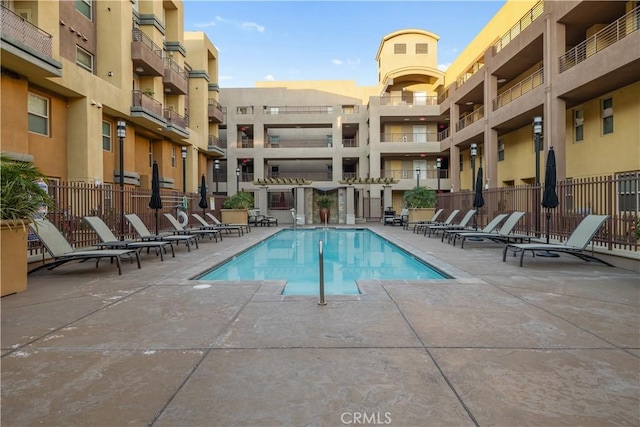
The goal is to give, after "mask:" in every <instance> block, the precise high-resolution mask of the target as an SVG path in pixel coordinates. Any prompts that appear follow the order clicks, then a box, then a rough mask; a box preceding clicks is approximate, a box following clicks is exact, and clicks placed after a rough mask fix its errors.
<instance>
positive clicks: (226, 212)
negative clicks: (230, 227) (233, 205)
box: [220, 209, 249, 224]
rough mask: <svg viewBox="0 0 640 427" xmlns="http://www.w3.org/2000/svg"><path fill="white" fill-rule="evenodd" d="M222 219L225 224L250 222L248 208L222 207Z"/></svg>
mask: <svg viewBox="0 0 640 427" xmlns="http://www.w3.org/2000/svg"><path fill="white" fill-rule="evenodd" d="M220 212H222V219H221V221H222V222H223V223H225V224H248V223H249V215H248V213H247V210H246V209H222V210H221V211H220Z"/></svg>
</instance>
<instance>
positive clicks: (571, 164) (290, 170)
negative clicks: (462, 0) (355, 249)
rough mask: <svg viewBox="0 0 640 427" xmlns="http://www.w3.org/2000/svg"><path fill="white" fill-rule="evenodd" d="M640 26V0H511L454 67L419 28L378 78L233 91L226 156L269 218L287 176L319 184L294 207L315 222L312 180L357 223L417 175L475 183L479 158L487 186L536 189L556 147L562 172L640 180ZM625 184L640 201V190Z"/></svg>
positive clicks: (383, 48)
mask: <svg viewBox="0 0 640 427" xmlns="http://www.w3.org/2000/svg"><path fill="white" fill-rule="evenodd" d="M639 23H640V9H639V7H638V2H637V1H613V2H610V1H601V2H600V1H587V2H580V1H573V2H566V1H558V2H556V1H546V2H544V1H510V2H507V3H506V4H505V6H504V7H503V8H502V9H501V10H500V11H499V12H498V13H497V14H496V15H495V16H494V17H493V18H492V20H491V21H490V22H488V23H487V24H486V26H485V27H484V28H483V29H482V31H481V32H480V33H479V34H478V35H477V36H476V37H475V39H474V40H473V41H472V42H471V43H470V44H469V46H467V48H466V49H465V50H464V51H463V52H462V53H461V54H460V56H459V57H458V58H457V59H456V61H455V62H454V63H453V64H452V65H451V66H450V67H449V68H448V69H447V70H446V72H441V71H440V70H438V68H437V64H438V60H437V47H438V36H437V35H435V34H432V33H430V32H428V31H424V30H417V29H407V30H402V31H397V32H394V33H391V34H388V35H386V36H384V37H383V38H382V41H381V43H380V47H379V49H378V52H377V55H376V60H377V61H378V85H377V86H376V87H356V86H355V85H354V84H353V83H352V82H317V81H309V82H258V83H257V87H256V88H247V89H222V90H221V93H220V99H221V102H222V103H223V104H224V105H225V106H226V107H227V117H226V122H225V123H224V124H223V125H222V129H223V130H222V131H221V132H222V134H225V135H226V139H227V142H228V148H227V161H228V162H231V163H232V164H233V166H237V167H238V168H240V169H241V170H242V174H241V175H242V182H241V183H240V186H241V187H242V188H243V189H245V190H247V191H256V193H257V194H258V197H257V199H258V200H259V201H260V203H261V209H268V210H269V213H270V214H277V212H278V209H279V208H280V207H281V206H282V205H283V204H282V197H281V196H278V194H283V193H284V194H286V193H287V192H288V191H289V190H290V189H291V187H292V186H291V184H288V183H287V182H286V180H285V179H280V180H278V179H277V178H289V179H291V178H304V179H306V180H308V181H312V183H311V184H308V185H306V186H300V187H301V188H305V187H306V188H307V189H306V190H304V191H303V193H304V194H306V196H305V197H302V196H299V195H298V196H296V199H295V200H294V201H293V203H292V204H293V205H294V207H295V208H296V209H297V210H298V211H299V212H303V214H304V216H306V221H307V222H313V220H312V219H310V218H309V216H311V217H314V216H315V213H314V212H315V209H313V206H312V203H313V196H312V195H313V193H314V190H313V188H316V189H320V190H323V191H329V190H330V191H335V192H336V193H337V194H336V195H337V198H336V200H337V202H338V213H337V214H336V215H335V217H334V218H333V220H334V221H335V222H340V223H342V222H347V223H349V222H351V221H353V217H356V218H357V217H370V218H374V217H378V216H380V210H381V209H382V207H383V206H384V207H386V206H393V207H394V208H395V209H396V210H398V209H400V207H401V206H402V201H401V197H402V193H403V192H404V191H405V190H407V189H409V188H411V187H413V186H415V185H417V184H419V185H421V186H428V187H431V188H434V189H436V188H438V189H440V190H442V191H456V192H457V191H466V190H471V188H472V185H473V177H472V175H473V174H474V171H475V170H476V168H479V167H480V165H482V166H483V168H484V178H485V179H486V184H485V186H486V187H491V188H495V187H508V186H513V185H522V184H534V183H535V182H536V178H537V179H538V182H540V180H541V178H540V175H541V174H543V173H544V171H543V170H542V169H543V168H542V166H539V169H538V170H539V172H538V174H536V171H535V169H536V164H539V165H544V160H545V154H546V153H547V152H548V150H549V148H550V147H551V146H553V147H554V150H555V152H556V157H557V163H558V178H559V179H569V178H584V177H592V176H603V175H611V176H617V175H627V176H629V175H632V176H634V177H639V174H640V126H639V125H638V118H639V117H640V104H639V102H638V99H639V95H640V72H639V71H638V70H640V31H638V29H639ZM425 27H428V22H425ZM535 117H540V118H541V120H542V129H541V134H540V137H539V143H540V144H539V151H538V153H537V155H536V150H535V140H536V138H535V137H534V133H533V126H532V125H533V120H534V118H535ZM472 146H473V147H474V148H475V150H474V151H475V153H476V156H475V157H472V156H471V147H472ZM536 157H537V162H536ZM233 166H232V167H233ZM258 178H261V180H260V179H258ZM352 178H357V179H358V180H357V182H353V180H352ZM380 179H382V182H381V181H380ZM385 179H386V180H385ZM636 182H637V181H636ZM620 191H624V192H627V193H628V192H629V191H631V193H633V194H631V196H632V197H634V198H635V200H636V204H635V206H638V190H637V186H636V188H635V189H624V190H622V189H621V190H620ZM315 192H317V190H316V191H315ZM627 196H629V195H628V194H627ZM286 207H289V205H286Z"/></svg>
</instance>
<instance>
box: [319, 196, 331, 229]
mask: <svg viewBox="0 0 640 427" xmlns="http://www.w3.org/2000/svg"><path fill="white" fill-rule="evenodd" d="M332 201H333V200H332V199H331V197H329V196H327V195H322V196H319V197H318V198H317V199H316V204H317V205H318V208H319V209H320V222H321V223H323V224H326V223H328V222H329V217H330V216H331V211H330V210H329V208H330V207H331V203H332Z"/></svg>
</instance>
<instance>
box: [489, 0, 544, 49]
mask: <svg viewBox="0 0 640 427" xmlns="http://www.w3.org/2000/svg"><path fill="white" fill-rule="evenodd" d="M543 11H544V2H543V1H542V0H541V1H539V2H538V3H536V4H535V5H534V6H533V7H532V8H531V9H529V11H528V12H527V13H525V14H524V16H523V17H522V18H520V20H519V21H518V22H516V24H515V25H514V26H513V27H511V29H509V31H507V32H506V33H504V34H503V35H502V37H500V40H498V41H497V42H496V44H494V45H493V54H494V55H495V54H496V53H498V52H500V51H501V50H502V49H504V47H505V46H506V45H508V44H509V43H511V41H512V40H513V39H515V38H516V37H517V36H518V35H519V34H520V33H521V32H522V30H524V29H525V28H527V27H528V26H529V25H531V23H532V22H533V21H535V20H536V19H537V18H538V17H539V16H540V15H542V12H543Z"/></svg>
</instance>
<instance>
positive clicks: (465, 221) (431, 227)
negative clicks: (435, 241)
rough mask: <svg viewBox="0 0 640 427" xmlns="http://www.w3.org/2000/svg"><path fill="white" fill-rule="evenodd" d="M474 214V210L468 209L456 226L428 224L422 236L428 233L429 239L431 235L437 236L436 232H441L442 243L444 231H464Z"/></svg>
mask: <svg viewBox="0 0 640 427" xmlns="http://www.w3.org/2000/svg"><path fill="white" fill-rule="evenodd" d="M475 214H476V210H475V209H469V210H468V211H467V213H466V214H464V216H463V217H462V219H461V220H460V222H458V223H457V224H430V225H427V226H426V228H425V230H424V234H425V236H426V235H427V232H429V233H428V236H429V237H431V233H434V234H435V235H437V234H438V231H442V241H444V232H445V231H446V230H464V229H465V228H467V224H469V221H471V218H473V216H474V215H475Z"/></svg>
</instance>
